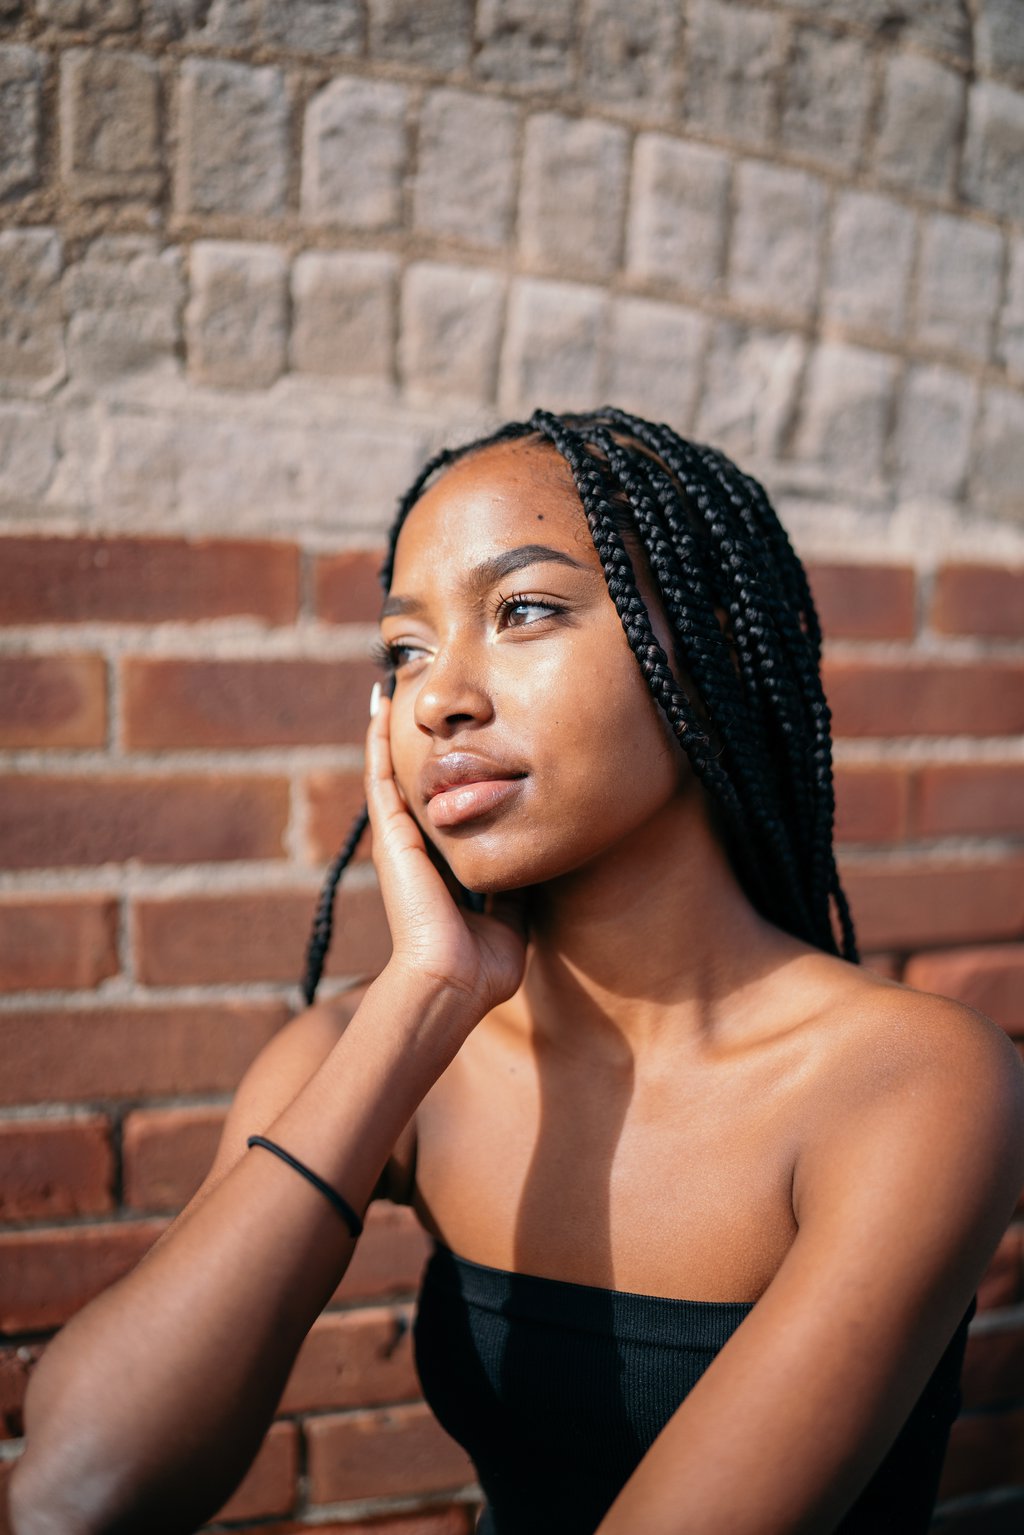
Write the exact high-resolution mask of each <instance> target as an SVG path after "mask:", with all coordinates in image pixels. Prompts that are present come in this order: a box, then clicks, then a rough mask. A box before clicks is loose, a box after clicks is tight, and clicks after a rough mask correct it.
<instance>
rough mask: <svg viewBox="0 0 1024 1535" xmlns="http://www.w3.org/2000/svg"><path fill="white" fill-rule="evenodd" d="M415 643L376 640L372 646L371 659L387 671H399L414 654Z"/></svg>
mask: <svg viewBox="0 0 1024 1535" xmlns="http://www.w3.org/2000/svg"><path fill="white" fill-rule="evenodd" d="M416 649H417V647H416V646H415V645H401V644H397V643H387V642H385V641H384V640H375V641H374V643H373V644H372V645H371V646H370V660H371V661H373V662H374V663H375V665H377V666H379V667H381V668H382V669H383V670H384V671H386V672H393V671H397V670H398V668H399V667H400V666H404V665H405V663H406V661H407V660H408V659H409V656H410V654H414V653H415V651H416Z"/></svg>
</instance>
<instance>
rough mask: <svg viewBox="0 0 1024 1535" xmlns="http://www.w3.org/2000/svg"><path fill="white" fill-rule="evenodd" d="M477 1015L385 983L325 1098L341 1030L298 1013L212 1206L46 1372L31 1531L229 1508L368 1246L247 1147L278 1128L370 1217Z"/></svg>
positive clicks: (26, 1485)
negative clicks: (309, 1347)
mask: <svg viewBox="0 0 1024 1535" xmlns="http://www.w3.org/2000/svg"><path fill="white" fill-rule="evenodd" d="M318 1011H319V1010H318ZM476 1021H477V1020H476V1017H475V1016H474V1014H473V1009H472V1008H471V1007H467V999H466V998H465V996H464V995H461V994H456V995H454V996H453V995H451V994H448V993H445V992H444V991H442V990H441V988H440V987H438V986H437V985H432V986H431V987H430V988H428V987H427V986H423V985H416V984H413V983H412V982H411V981H410V978H409V977H408V975H407V974H405V973H401V972H399V973H397V974H396V973H394V972H389V971H385V972H384V974H383V975H381V976H380V977H379V979H378V980H376V981H374V983H373V984H372V985H371V986H370V987H369V989H368V991H367V993H366V995H365V998H364V1000H363V1002H362V1004H361V1005H360V1006H359V1007H358V1009H357V1010H356V1012H355V1014H354V1016H353V1017H352V1019H351V1021H350V1022H349V1024H348V1026H347V1027H346V1028H345V1029H344V1032H343V1033H342V1034H341V1037H340V1038H338V1039H337V1042H336V1043H335V1044H334V1045H333V1047H332V1048H331V1049H330V1050H329V1051H328V1053H327V1054H326V1055H325V1056H324V1058H323V1059H322V1063H321V1064H320V1065H319V1066H318V1067H317V1068H316V1069H315V1070H314V1071H313V1072H312V1075H310V1076H309V1080H308V1081H307V1082H305V1085H302V1083H303V1080H304V1077H305V1076H306V1075H307V1074H308V1073H307V1072H306V1067H307V1065H308V1063H309V1058H310V1055H311V1054H315V1053H316V1052H317V1051H318V1050H320V1052H321V1054H322V1045H321V1040H322V1036H323V1035H324V1034H325V1033H326V1032H328V1031H329V1030H330V1029H331V1028H332V1025H331V1024H330V1023H329V1022H328V1021H326V1020H325V1019H324V1017H323V1014H322V1013H320V1015H319V1016H316V1015H315V1014H307V1015H304V1016H303V1017H300V1018H297V1019H296V1020H294V1022H293V1023H292V1024H290V1025H289V1026H288V1028H286V1029H285V1030H284V1031H283V1033H282V1035H281V1036H279V1037H278V1038H277V1039H276V1040H274V1041H273V1042H272V1043H271V1044H270V1045H269V1046H268V1047H267V1049H266V1050H265V1051H264V1052H262V1054H261V1056H260V1058H259V1060H258V1061H257V1062H256V1063H254V1066H253V1067H252V1068H250V1071H249V1073H248V1074H247V1076H246V1079H245V1081H244V1082H243V1084H242V1086H241V1087H240V1089H239V1091H238V1094H237V1095H236V1098H235V1102H234V1104H233V1106H232V1108H231V1111H230V1113H229V1116H228V1120H227V1123H226V1126H225V1130H224V1134H223V1137H222V1141H221V1148H220V1151H219V1152H218V1156H217V1159H216V1161H215V1163H214V1166H213V1168H212V1169H211V1172H210V1175H209V1177H208V1178H207V1180H206V1181H205V1183H204V1185H203V1187H202V1188H201V1189H200V1191H199V1192H198V1194H197V1195H196V1196H195V1198H194V1199H193V1200H192V1202H191V1203H190V1205H189V1206H188V1207H187V1208H186V1210H185V1211H184V1212H183V1213H182V1215H181V1216H180V1217H179V1218H178V1220H177V1221H176V1222H175V1224H174V1226H173V1228H172V1229H171V1230H169V1231H168V1232H166V1233H165V1234H164V1236H163V1237H162V1238H161V1240H160V1241H159V1242H158V1243H157V1245H156V1247H154V1248H153V1249H152V1251H151V1252H150V1253H149V1254H148V1255H147V1257H146V1258H144V1259H143V1261H142V1262H141V1263H140V1264H139V1266H138V1267H137V1268H136V1269H135V1270H134V1271H133V1272H132V1273H130V1274H128V1275H127V1276H126V1277H125V1278H124V1279H122V1280H120V1281H119V1282H118V1283H117V1284H116V1285H114V1286H112V1287H111V1288H110V1289H109V1290H107V1291H106V1292H105V1293H104V1294H103V1295H101V1296H99V1297H98V1298H97V1299H96V1300H95V1301H93V1302H92V1303H91V1304H90V1305H89V1306H87V1307H85V1308H84V1310H83V1311H81V1312H80V1313H79V1314H78V1316H76V1317H75V1318H74V1319H73V1320H72V1321H71V1322H70V1323H69V1324H68V1326H67V1327H66V1328H65V1329H64V1330H63V1331H62V1332H61V1333H59V1334H58V1336H57V1337H56V1338H55V1339H54V1341H53V1343H52V1344H51V1345H50V1346H49V1348H48V1349H47V1351H46V1353H45V1355H44V1357H43V1359H42V1360H41V1361H40V1364H39V1366H38V1368H37V1370H36V1372H35V1374H34V1375H33V1378H32V1382H31V1385H30V1388H29V1392H28V1397H27V1400H26V1404H25V1415H26V1431H27V1440H28V1447H27V1450H26V1453H25V1455H24V1457H23V1460H22V1462H21V1463H20V1464H19V1465H18V1467H17V1469H16V1471H15V1474H14V1476H13V1478H12V1483H11V1510H12V1520H13V1529H14V1535H37V1532H38V1535H58V1532H59V1535H80V1532H81V1535H86V1532H87V1535H100V1532H106V1531H114V1530H117V1531H136V1530H137V1531H140V1532H142V1531H145V1532H146V1535H158V1532H162V1531H168V1532H171V1531H188V1530H194V1529H195V1528H196V1527H197V1526H198V1525H199V1524H201V1523H202V1522H203V1521H204V1520H205V1519H207V1518H209V1517H210V1516H211V1515H212V1514H213V1513H215V1512H216V1510H217V1509H218V1508H219V1507H220V1506H221V1504H222V1503H223V1502H224V1501H225V1499H226V1498H227V1497H228V1496H229V1495H230V1493H231V1492H232V1491H233V1489H234V1488H235V1486H236V1485H237V1484H238V1482H239V1481H240V1480H241V1478H242V1476H243V1475H244V1473H245V1471H246V1469H247V1467H248V1466H249V1464H250V1462H251V1461H252V1459H253V1457H254V1455H255V1453H256V1451H257V1449H258V1448H259V1445H260V1442H261V1440H262V1438H263V1435H264V1433H265V1432H266V1430H267V1427H268V1425H269V1423H270V1420H271V1418H272V1416H273V1413H274V1409H275V1407H276V1406H277V1403H278V1401H279V1399H280V1396H281V1392H282V1391H283V1389H284V1386H285V1382H286V1380H287V1377H288V1373H289V1371H290V1369H291V1366H292V1364H293V1362H294V1359H295V1356H296V1354H297V1352H298V1349H299V1347H300V1345H301V1343H302V1340H303V1339H304V1337H305V1336H306V1333H307V1332H308V1331H309V1328H310V1327H311V1326H312V1324H313V1322H314V1321H315V1319H316V1317H317V1316H318V1314H319V1312H320V1311H321V1310H322V1309H323V1307H324V1305H325V1304H326V1302H327V1301H328V1299H329V1298H330V1296H331V1294H332V1293H333V1291H334V1289H335V1288H336V1286H337V1285H338V1283H339V1282H340V1280H341V1278H342V1276H343V1275H344V1273H345V1270H346V1268H347V1267H348V1263H349V1260H350V1258H351V1256H352V1253H353V1251H354V1248H355V1243H354V1242H353V1241H352V1239H351V1237H350V1236H349V1233H348V1231H347V1230H346V1228H345V1226H344V1225H343V1223H342V1221H341V1220H340V1219H339V1217H338V1215H337V1213H336V1212H335V1211H334V1210H333V1209H332V1208H331V1206H330V1205H329V1203H328V1202H327V1200H326V1199H324V1197H323V1195H322V1194H320V1193H319V1192H318V1191H317V1190H316V1189H315V1188H313V1187H312V1186H311V1185H310V1184H309V1183H308V1182H307V1181H306V1180H305V1179H304V1178H302V1177H300V1176H299V1175H298V1174H297V1173H296V1172H294V1171H293V1170H292V1169H291V1168H289V1167H287V1166H286V1165H285V1164H283V1163H282V1162H281V1161H279V1160H278V1159H277V1158H276V1157H274V1156H272V1155H270V1154H269V1153H267V1152H266V1151H264V1150H262V1149H260V1148H253V1149H252V1150H251V1151H247V1150H246V1149H245V1141H246V1138H247V1136H248V1135H251V1134H254V1133H265V1134H267V1135H268V1136H269V1137H270V1138H271V1139H272V1140H275V1141H277V1142H278V1143H280V1144H281V1145H283V1146H285V1147H286V1148H287V1149H288V1150H289V1151H291V1152H292V1153H293V1154H294V1155H296V1156H297V1157H298V1158H299V1159H300V1160H301V1161H303V1162H305V1163H306V1165H307V1166H309V1167H312V1168H313V1169H315V1170H316V1171H317V1172H318V1173H319V1174H320V1175H321V1176H322V1177H325V1178H326V1179H327V1180H328V1182H330V1183H332V1184H333V1185H334V1186H335V1187H336V1188H338V1190H339V1191H340V1192H342V1193H343V1194H344V1195H345V1198H346V1199H347V1200H348V1201H349V1203H350V1204H352V1205H353V1206H354V1207H355V1208H356V1209H357V1210H362V1209H363V1208H364V1207H365V1205H366V1203H367V1202H368V1200H369V1198H370V1196H371V1193H372V1191H373V1188H374V1185H375V1183H376V1182H377V1179H378V1178H379V1176H380V1173H381V1170H382V1168H383V1167H384V1165H385V1163H386V1161H387V1158H388V1156H389V1153H390V1151H391V1148H392V1146H393V1145H394V1143H395V1141H396V1140H397V1139H398V1137H399V1135H400V1134H401V1132H402V1130H403V1129H404V1128H405V1126H406V1124H407V1123H408V1121H409V1119H410V1118H411V1116H412V1115H413V1114H414V1112H415V1110H416V1107H417V1105H418V1103H419V1102H420V1100H421V1099H422V1097H423V1096H424V1095H425V1093H426V1092H427V1090H428V1089H429V1087H430V1086H431V1084H432V1083H433V1082H434V1081H435V1080H436V1079H437V1077H438V1076H439V1075H440V1073H441V1072H442V1071H443V1070H444V1069H445V1067H446V1066H447V1065H448V1063H449V1062H450V1060H451V1059H452V1058H453V1056H454V1054H455V1052H456V1050H457V1048H458V1045H459V1043H460V1042H461V1040H462V1038H464V1037H465V1034H466V1032H467V1031H468V1029H469V1028H471V1027H472V1025H473V1024H474V1023H475V1022H476ZM333 1028H334V1032H335V1033H336V1032H337V1027H336V1025H335V1026H333ZM97 1382H102V1387H101V1388H98V1386H97Z"/></svg>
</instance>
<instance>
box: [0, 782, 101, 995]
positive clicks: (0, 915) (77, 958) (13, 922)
mask: <svg viewBox="0 0 1024 1535" xmlns="http://www.w3.org/2000/svg"><path fill="white" fill-rule="evenodd" d="M5 808H6V807H5V806H4V802H3V789H2V787H0V822H2V820H3V818H4V812H5ZM2 863H3V859H2V858H0V864H2ZM118 969H119V966H118V960H117V902H116V901H114V900H111V899H110V898H108V897H107V896H82V897H74V898H72V897H70V896H69V897H58V898H55V899H46V900H41V899H37V900H20V899H18V898H17V897H7V898H6V899H3V900H0V985H2V986H3V988H4V990H5V991H46V990H49V989H51V988H54V987H86V986H96V985H98V984H99V982H100V981H102V980H105V979H106V977H107V976H109V975H116V974H117V971H118Z"/></svg>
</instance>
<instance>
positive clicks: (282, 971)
mask: <svg viewBox="0 0 1024 1535" xmlns="http://www.w3.org/2000/svg"><path fill="white" fill-rule="evenodd" d="M315 899H316V895H315V892H314V891H312V890H305V891H298V890H281V891H268V892H266V893H263V892H260V893H258V894H251V893H249V892H245V893H242V894H236V895H227V894H225V895H201V896H179V897H176V898H174V899H170V900H140V901H137V902H136V904H135V910H136V933H137V941H138V947H137V965H138V973H139V977H140V979H141V980H144V981H147V982H149V983H150V984H151V985H154V986H186V985H190V984H193V983H196V984H198V983H203V982H226V981H289V980H293V979H296V978H297V977H298V976H299V975H300V974H301V972H302V963H303V954H304V952H305V947H306V940H307V938H308V936H309V930H310V925H311V923H312V920H313V910H314V902H315ZM390 953H391V939H390V934H389V932H388V927H387V918H386V917H385V915H384V907H383V903H382V901H381V898H380V894H379V892H378V891H377V890H376V889H375V888H372V889H367V890H352V891H344V890H343V891H342V892H341V894H340V895H339V897H338V903H337V907H336V918H335V941H334V944H333V946H332V952H331V962H330V965H329V966H328V970H329V973H331V974H333V975H355V974H358V975H364V974H367V975H369V974H373V975H376V974H378V973H379V972H380V971H381V970H382V969H383V968H384V965H385V964H386V963H387V960H388V957H389V955H390Z"/></svg>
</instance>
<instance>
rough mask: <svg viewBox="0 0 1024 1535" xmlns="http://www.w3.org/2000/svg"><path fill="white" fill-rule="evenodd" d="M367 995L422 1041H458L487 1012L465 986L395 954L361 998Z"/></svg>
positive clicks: (469, 1031)
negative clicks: (448, 1038) (455, 1038)
mask: <svg viewBox="0 0 1024 1535" xmlns="http://www.w3.org/2000/svg"><path fill="white" fill-rule="evenodd" d="M371 997H373V998H374V1002H375V1003H376V1002H377V1001H378V1000H380V1001H381V1002H382V1003H383V1004H384V1005H385V1006H386V1007H387V1009H388V1011H389V1012H391V1014H392V1016H393V1017H394V1018H395V1019H396V1020H400V1024H401V1025H402V1026H405V1027H408V1028H411V1029H412V1031H413V1033H414V1034H415V1036H416V1037H417V1038H423V1039H424V1040H430V1039H432V1038H434V1037H438V1038H441V1039H443V1038H447V1037H448V1036H450V1035H451V1036H458V1037H459V1042H460V1043H461V1041H462V1039H464V1038H465V1037H466V1035H467V1034H469V1033H471V1032H472V1030H473V1029H474V1028H475V1027H476V1025H477V1024H478V1023H479V1022H480V1020H481V1018H482V1017H483V1016H484V1014H485V1013H486V1012H487V1011H488V1006H487V1003H486V1002H485V1001H483V1000H481V999H480V998H479V997H477V996H476V995H475V994H474V993H473V992H471V991H467V990H466V988H465V987H463V986H460V985H457V984H456V983H454V982H453V981H450V980H447V979H446V978H445V977H444V976H440V975H435V974H431V973H430V972H428V971H426V970H424V969H423V968H422V967H421V966H420V965H419V964H417V963H416V962H415V961H410V960H403V959H402V958H401V957H400V956H397V955H396V956H392V958H391V959H390V960H389V961H388V963H387V965H386V966H385V967H384V969H383V970H382V971H381V973H380V975H378V976H377V978H376V980H375V981H373V982H372V983H371V985H370V986H369V987H368V988H367V992H366V998H365V999H364V1001H367V1000H369V999H370V998H371Z"/></svg>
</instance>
